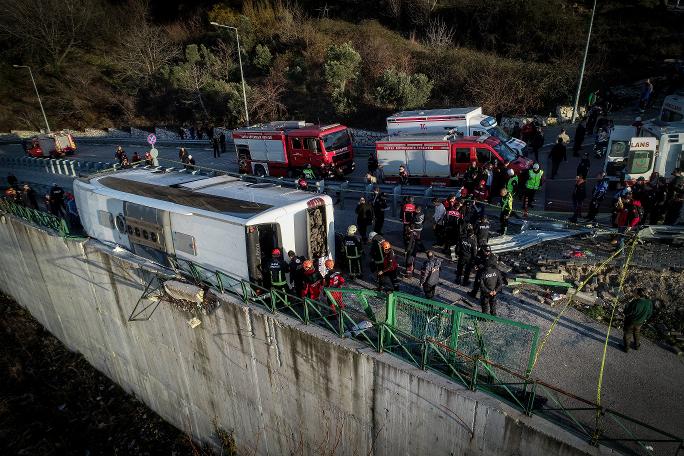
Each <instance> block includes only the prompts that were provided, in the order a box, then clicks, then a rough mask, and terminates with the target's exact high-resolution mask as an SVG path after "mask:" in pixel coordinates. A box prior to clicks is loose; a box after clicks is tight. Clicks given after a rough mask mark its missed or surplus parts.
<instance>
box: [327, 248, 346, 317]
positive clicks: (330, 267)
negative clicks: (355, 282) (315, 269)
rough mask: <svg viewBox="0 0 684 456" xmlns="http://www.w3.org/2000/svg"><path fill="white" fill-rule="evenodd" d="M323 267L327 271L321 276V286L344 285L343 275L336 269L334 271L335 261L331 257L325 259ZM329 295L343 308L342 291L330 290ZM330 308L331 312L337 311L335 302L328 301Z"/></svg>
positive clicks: (335, 286)
mask: <svg viewBox="0 0 684 456" xmlns="http://www.w3.org/2000/svg"><path fill="white" fill-rule="evenodd" d="M325 269H326V270H327V271H328V272H327V273H326V274H325V277H323V286H324V287H325V288H342V285H344V282H345V281H344V277H342V274H341V273H340V272H338V271H335V262H334V261H333V260H331V259H327V260H325ZM330 295H331V296H332V297H333V299H334V300H335V303H336V304H337V307H339V308H340V309H344V302H343V301H342V293H340V292H339V291H331V292H330ZM330 308H331V309H332V311H333V312H335V313H337V309H336V308H335V304H332V303H330Z"/></svg>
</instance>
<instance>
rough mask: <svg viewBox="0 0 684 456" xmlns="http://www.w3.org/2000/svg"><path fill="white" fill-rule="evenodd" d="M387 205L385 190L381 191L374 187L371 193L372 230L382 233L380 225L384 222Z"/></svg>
mask: <svg viewBox="0 0 684 456" xmlns="http://www.w3.org/2000/svg"><path fill="white" fill-rule="evenodd" d="M388 207H389V205H388V204H387V196H386V195H385V192H381V191H380V189H379V188H377V187H376V188H375V190H374V193H373V219H374V222H373V231H375V232H377V233H380V234H382V226H383V225H384V224H385V211H386V210H387V208H388Z"/></svg>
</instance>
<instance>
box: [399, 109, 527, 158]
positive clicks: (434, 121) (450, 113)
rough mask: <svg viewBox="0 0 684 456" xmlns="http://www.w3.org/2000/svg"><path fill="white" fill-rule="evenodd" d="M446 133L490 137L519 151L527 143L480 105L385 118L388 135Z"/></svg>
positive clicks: (404, 113)
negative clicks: (505, 127)
mask: <svg viewBox="0 0 684 456" xmlns="http://www.w3.org/2000/svg"><path fill="white" fill-rule="evenodd" d="M448 133H456V134H458V135H461V136H481V135H488V136H493V137H495V138H498V139H499V140H500V141H502V142H504V143H506V145H508V147H510V148H511V149H513V150H515V151H517V152H518V153H519V154H521V153H522V151H523V149H525V146H526V144H525V142H524V141H521V140H519V139H516V138H513V137H511V136H510V135H509V134H508V133H506V132H505V131H504V130H503V129H502V128H501V127H499V126H498V125H497V123H496V119H495V118H494V117H492V116H487V115H485V114H482V108H479V107H477V108H449V109H430V110H420V111H402V112H398V113H396V114H394V115H392V116H390V117H388V118H387V134H388V135H390V136H401V135H415V134H437V135H444V134H448Z"/></svg>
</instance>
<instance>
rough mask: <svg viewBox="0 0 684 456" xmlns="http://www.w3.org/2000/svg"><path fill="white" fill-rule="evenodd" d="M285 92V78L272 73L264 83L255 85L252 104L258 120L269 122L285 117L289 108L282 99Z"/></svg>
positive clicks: (254, 114)
mask: <svg viewBox="0 0 684 456" xmlns="http://www.w3.org/2000/svg"><path fill="white" fill-rule="evenodd" d="M284 93H285V79H284V78H282V77H279V76H277V75H276V76H274V75H271V76H269V77H268V78H266V79H265V80H264V83H263V84H261V85H259V86H257V87H255V89H254V90H253V92H252V96H251V100H250V104H251V107H252V109H251V111H252V113H253V116H254V118H255V119H256V120H258V121H260V122H268V121H272V120H277V119H279V118H283V117H285V115H286V114H287V108H286V107H285V105H284V104H283V102H282V101H281V99H282V96H283V94H284Z"/></svg>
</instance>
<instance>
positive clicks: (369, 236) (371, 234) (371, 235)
mask: <svg viewBox="0 0 684 456" xmlns="http://www.w3.org/2000/svg"><path fill="white" fill-rule="evenodd" d="M377 235H378V233H376V232H375V231H371V232H370V233H368V239H373V238H374V237H375V236H377Z"/></svg>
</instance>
